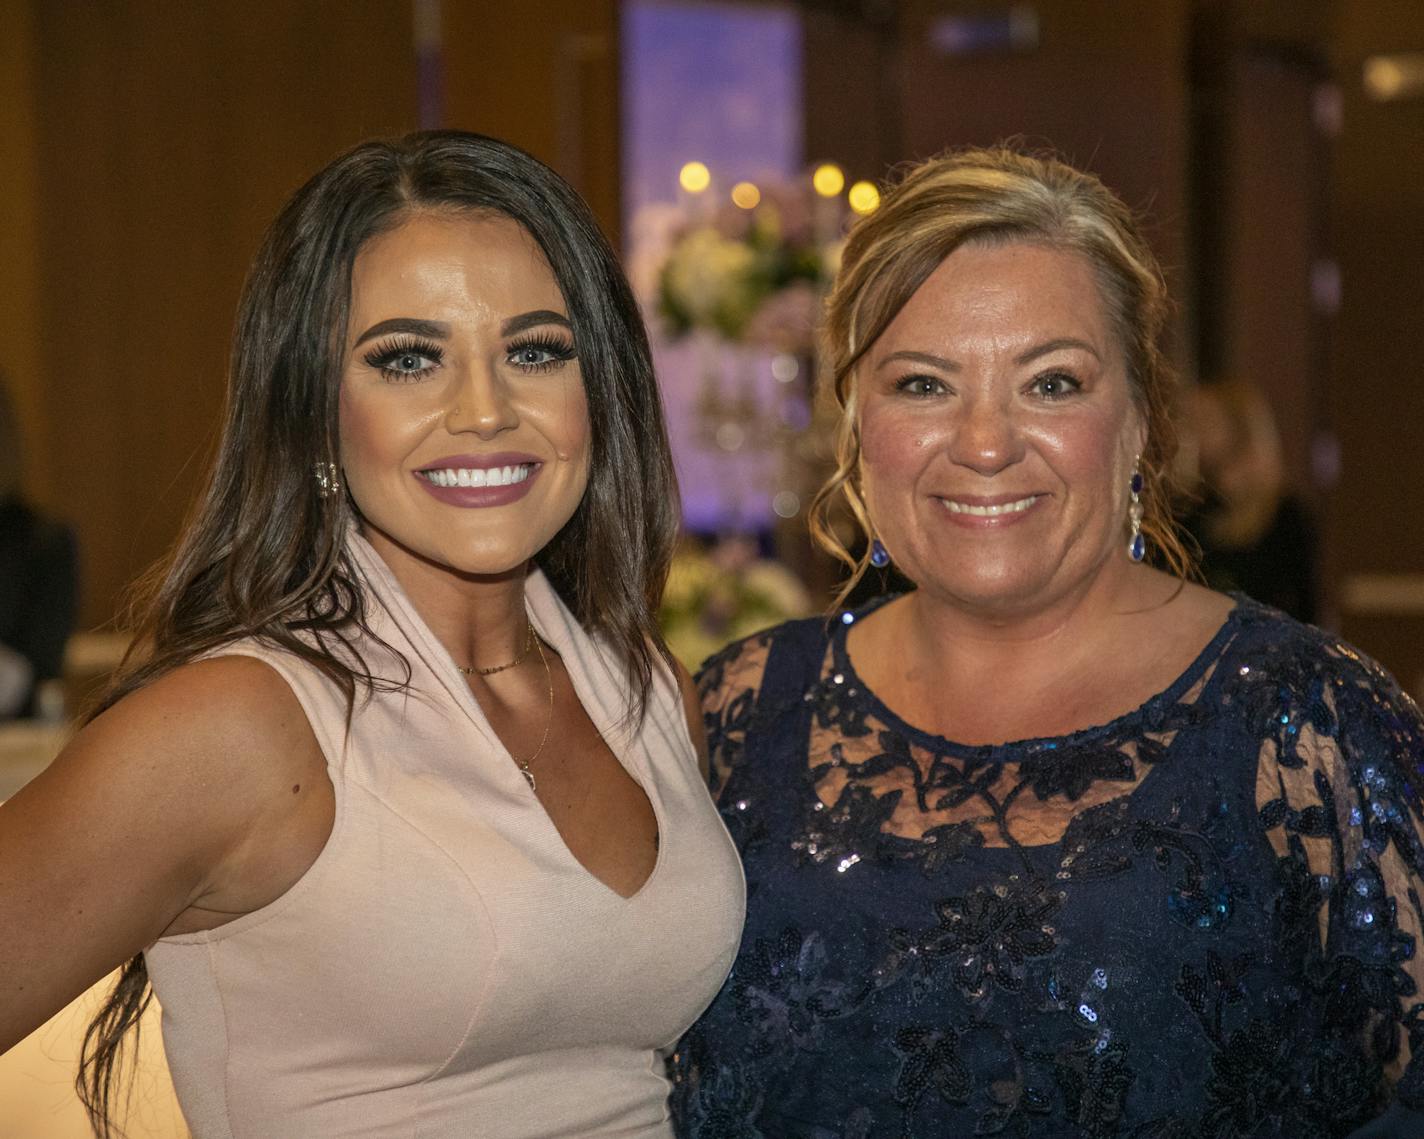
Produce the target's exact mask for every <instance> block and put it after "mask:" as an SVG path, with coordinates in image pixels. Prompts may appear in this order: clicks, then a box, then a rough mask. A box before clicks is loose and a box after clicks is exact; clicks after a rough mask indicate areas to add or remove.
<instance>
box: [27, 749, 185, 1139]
mask: <svg viewBox="0 0 1424 1139" xmlns="http://www.w3.org/2000/svg"><path fill="white" fill-rule="evenodd" d="M71 731H72V729H71V728H70V727H69V726H68V725H54V724H38V723H25V722H18V723H10V724H0V802H3V801H4V800H5V799H8V798H9V797H10V796H12V795H13V794H14V793H15V792H16V791H18V790H19V789H20V788H21V787H23V786H24V785H25V784H26V783H28V782H29V781H30V780H31V779H33V778H34V777H35V776H36V775H38V774H39V773H40V772H41V771H43V770H44V769H45V767H46V766H47V765H48V764H49V762H50V761H51V760H52V759H53V758H54V757H55V755H57V754H58V752H59V749H60V748H61V747H63V746H64V742H65V740H67V739H68V738H69V735H70V733H71ZM3 810H4V808H3V807H0V819H3ZM81 936H82V934H81ZM112 984H113V978H112V977H106V978H105V979H104V980H103V981H102V982H100V983H99V984H98V985H95V986H94V987H93V988H92V989H90V990H89V992H87V993H85V994H84V995H83V996H82V997H80V998H79V999H78V1000H77V1001H75V1002H74V1003H73V1004H71V1005H69V1006H68V1007H67V1008H65V1009H64V1010H62V1011H61V1012H60V1013H58V1014H57V1015H56V1016H54V1017H53V1018H52V1019H50V1020H49V1021H48V1022H47V1023H46V1024H44V1025H42V1026H41V1027H40V1028H38V1029H36V1030H35V1031H34V1032H32V1033H30V1035H29V1036H27V1037H26V1038H25V1039H24V1040H22V1041H21V1042H20V1043H19V1044H17V1045H15V1047H14V1048H12V1049H10V1051H9V1052H7V1053H5V1055H3V1056H0V1139H92V1132H91V1131H90V1129H89V1123H88V1118H87V1116H86V1115H85V1114H84V1109H83V1107H81V1106H80V1103H79V1098H78V1096H76V1095H75V1094H74V1076H75V1073H76V1072H77V1070H78V1064H79V1045H80V1042H81V1041H82V1040H83V1038H84V1029H85V1028H86V1026H87V1025H88V1023H89V1020H90V1018H91V1017H92V1016H93V1015H94V1012H95V1011H96V1010H97V1009H98V1007H99V1002H100V1001H101V1000H102V999H103V997H104V995H105V994H106V993H107V992H108V990H109V987H110V986H111V985H112ZM133 1088H134V1095H133V1102H132V1110H131V1112H130V1113H129V1114H128V1115H127V1116H123V1115H120V1117H119V1118H120V1121H121V1122H122V1124H123V1126H124V1128H125V1131H126V1133H127V1135H128V1137H129V1139H182V1137H185V1136H187V1134H188V1129H187V1127H186V1126H184V1124H183V1117H182V1114H181V1113H180V1112H179V1110H178V1103H177V1100H176V1099H175V1098H174V1095H173V1083H172V1081H171V1080H170V1079H169V1077H168V1064H167V1061H166V1060H165V1059H164V1056H163V1043H162V1040H161V1039H160V1037H159V1030H158V1006H157V1004H153V1005H150V1006H149V1010H148V1012H147V1013H146V1014H144V1018H143V1032H142V1037H141V1047H140V1049H139V1062H138V1069H137V1072H136V1075H135V1077H134V1085H133ZM122 1096H123V1090H122V1088H121V1089H120V1092H119V1096H118V1097H117V1098H118V1099H119V1101H120V1103H122Z"/></svg>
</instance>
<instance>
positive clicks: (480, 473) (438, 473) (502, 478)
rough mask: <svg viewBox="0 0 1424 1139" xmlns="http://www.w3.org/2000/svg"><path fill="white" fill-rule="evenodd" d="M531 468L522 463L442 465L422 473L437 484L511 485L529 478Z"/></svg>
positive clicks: (529, 465)
mask: <svg viewBox="0 0 1424 1139" xmlns="http://www.w3.org/2000/svg"><path fill="white" fill-rule="evenodd" d="M531 470H533V466H532V465H531V464H529V463H520V464H519V465H517V466H513V467H442V468H436V469H433V470H425V471H421V472H420V475H421V477H422V478H424V479H425V480H426V481H427V482H431V483H434V484H435V485H436V486H510V485H512V484H513V483H517V482H523V481H524V480H525V479H527V478H528V477H529V473H530V471H531Z"/></svg>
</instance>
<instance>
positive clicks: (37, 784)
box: [0, 657, 333, 1052]
mask: <svg viewBox="0 0 1424 1139" xmlns="http://www.w3.org/2000/svg"><path fill="white" fill-rule="evenodd" d="M332 817H333V797H332V790H331V784H330V782H329V780H328V779H327V777H326V773H325V762H324V759H323V757H322V754H321V750H320V747H319V746H318V745H317V743H316V740H315V738H314V737H313V735H312V732H311V728H310V726H309V725H308V724H307V721H306V717H305V715H304V714H303V712H302V709H301V706H300V704H299V703H298V701H297V699H296V697H295V696H294V695H293V693H292V691H291V689H290V688H289V687H288V686H287V684H286V683H285V682H284V681H283V680H282V679H281V677H280V676H278V675H277V673H275V672H274V671H273V670H271V669H270V668H268V667H267V666H266V665H264V664H262V663H261V662H260V661H257V660H254V659H252V658H246V657H221V658H217V659H213V660H207V661H201V662H197V663H194V664H189V665H185V666H183V667H181V668H179V669H176V670H175V671H173V672H172V673H169V674H168V675H166V676H164V677H162V678H161V679H159V680H157V681H155V682H154V683H153V684H151V685H148V686H147V687H145V688H143V689H141V690H140V691H138V692H135V693H133V694H132V695H130V696H128V697H126V698H125V699H124V700H122V701H120V702H119V703H118V704H116V705H115V706H114V707H113V708H110V709H109V710H108V711H106V712H105V713H104V714H103V715H102V716H100V717H99V718H98V719H96V720H95V721H94V722H93V723H91V724H90V725H88V726H87V727H86V728H84V729H83V731H81V732H80V733H79V734H78V735H77V736H76V737H75V739H74V740H73V742H72V743H70V745H69V746H68V747H66V748H65V749H64V751H63V752H62V753H61V754H60V756H59V757H58V758H57V759H56V760H55V761H54V763H53V764H51V765H50V767H49V768H48V769H47V770H46V771H45V772H44V773H43V774H41V775H40V776H39V777H37V778H36V779H35V780H34V781H33V782H31V783H30V784H29V785H28V786H26V787H25V788H24V789H23V790H22V791H20V792H19V793H18V794H17V795H16V796H15V797H14V798H12V799H10V800H9V801H8V802H6V803H4V804H3V805H0V1052H3V1051H5V1050H6V1049H8V1048H10V1047H11V1046H13V1045H14V1044H16V1043H17V1042H18V1041H20V1040H21V1039H23V1038H24V1037H25V1036H26V1035H28V1034H29V1033H30V1032H31V1031H33V1030H34V1029H35V1028H37V1027H38V1026H39V1025H41V1024H43V1023H44V1021H45V1020H47V1019H48V1018H49V1017H50V1016H52V1015H53V1014H54V1013H55V1012H57V1011H58V1010H59V1009H61V1008H62V1007H63V1006H64V1005H65V1004H67V1003H68V1002H69V1001H70V1000H72V999H74V998H75V997H76V996H78V995H79V994H80V993H82V992H84V990H85V989H87V988H88V987H89V986H91V985H92V984H94V983H95V982H96V981H98V980H99V979H100V978H102V977H103V976H104V975H105V974H107V973H108V972H109V971H110V970H112V969H114V968H115V967H117V966H118V965H120V964H121V963H122V962H123V961H125V960H127V959H128V958H129V957H132V956H133V955H134V954H135V953H138V952H140V951H142V950H143V949H144V948H145V947H146V946H148V945H150V944H152V943H153V942H154V941H155V940H156V939H157V938H159V937H160V936H162V935H163V934H164V933H166V932H172V933H178V932H190V931H192V930H195V929H202V928H212V927H215V926H218V925H221V924H224V923H225V922H227V921H230V920H232V918H234V917H236V916H238V915H240V914H242V913H246V912H249V911H251V910H254V909H257V908H259V907H260V906H262V905H265V904H267V903H268V902H270V901H272V900H274V899H275V898H277V897H280V896H281V894H282V893H283V892H285V890H286V889H288V888H289V887H290V886H291V885H292V884H293V883H294V882H295V881H296V880H297V879H298V878H300V877H301V875H302V874H303V873H304V872H305V870H306V869H307V867H309V866H310V865H311V863H312V861H313V860H314V859H315V858H316V855H317V854H318V853H319V852H320V850H321V847H322V845H323V844H324V843H325V841H326V837H327V835H328V834H329V833H330V829H331V820H332Z"/></svg>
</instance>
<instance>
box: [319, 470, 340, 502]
mask: <svg viewBox="0 0 1424 1139" xmlns="http://www.w3.org/2000/svg"><path fill="white" fill-rule="evenodd" d="M313 466H314V468H315V473H316V492H317V494H319V495H320V496H321V497H322V498H330V497H331V496H332V495H334V494H337V493H339V492H340V491H341V479H340V478H339V477H338V475H337V471H336V464H335V463H315V464H313Z"/></svg>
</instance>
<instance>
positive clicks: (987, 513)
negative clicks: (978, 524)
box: [940, 494, 1043, 518]
mask: <svg viewBox="0 0 1424 1139" xmlns="http://www.w3.org/2000/svg"><path fill="white" fill-rule="evenodd" d="M1042 497H1043V496H1042V495H1039V494H1031V495H1029V496H1028V497H1027V498H1019V499H1015V500H1014V501H1013V502H996V503H993V504H991V505H987V506H984V505H979V504H977V503H970V502H956V501H955V500H954V499H952V498H942V499H940V501H941V502H943V503H944V505H945V506H946V507H947V508H948V509H949V512H950V513H951V514H971V515H973V516H974V517H976V518H997V517H999V516H1000V515H1003V514H1022V513H1023V512H1024V511H1025V510H1027V509H1028V508H1029V507H1030V506H1032V505H1033V504H1034V503H1035V502H1037V501H1038V500H1039V499H1040V498H1042Z"/></svg>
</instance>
